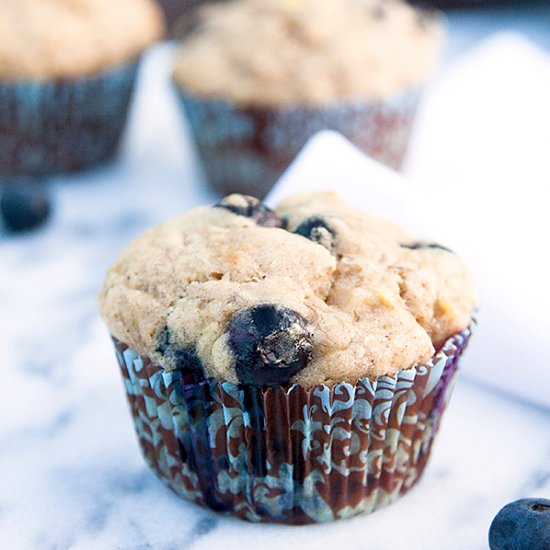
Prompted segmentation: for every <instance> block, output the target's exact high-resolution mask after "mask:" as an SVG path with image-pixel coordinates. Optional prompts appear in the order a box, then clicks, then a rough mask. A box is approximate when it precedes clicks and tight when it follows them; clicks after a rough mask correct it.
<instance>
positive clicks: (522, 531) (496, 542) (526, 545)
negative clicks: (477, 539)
mask: <svg viewBox="0 0 550 550" xmlns="http://www.w3.org/2000/svg"><path fill="white" fill-rule="evenodd" d="M489 547H490V548H491V550H550V500H547V499H543V498H539V499H537V498H525V499H522V500H517V501H515V502H512V503H510V504H507V505H506V506H505V507H504V508H502V510H500V512H499V513H498V514H497V515H496V516H495V519H494V520H493V522H492V523H491V527H490V529H489Z"/></svg>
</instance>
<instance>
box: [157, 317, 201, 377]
mask: <svg viewBox="0 0 550 550" xmlns="http://www.w3.org/2000/svg"><path fill="white" fill-rule="evenodd" d="M156 351H157V353H160V354H161V355H162V356H163V357H164V360H165V363H166V365H167V366H169V368H170V369H173V370H175V369H179V370H187V371H196V372H201V373H202V372H204V368H203V364H202V361H201V358H200V357H199V356H198V355H197V352H196V350H195V348H194V347H193V346H183V347H182V346H179V345H178V344H176V343H175V342H174V338H173V335H172V332H171V331H170V329H169V328H168V327H167V326H165V327H164V328H163V329H162V331H161V332H160V334H159V335H158V337H157V347H156Z"/></svg>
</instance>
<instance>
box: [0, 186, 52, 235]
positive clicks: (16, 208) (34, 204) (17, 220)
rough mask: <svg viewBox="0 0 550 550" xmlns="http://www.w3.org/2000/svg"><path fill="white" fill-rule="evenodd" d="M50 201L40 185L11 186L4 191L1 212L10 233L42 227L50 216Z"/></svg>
mask: <svg viewBox="0 0 550 550" xmlns="http://www.w3.org/2000/svg"><path fill="white" fill-rule="evenodd" d="M50 210H51V209H50V201H49V199H48V195H47V193H46V191H45V189H44V187H43V185H40V184H36V185H35V184H26V183H25V184H23V183H21V184H10V185H5V186H4V187H3V189H2V197H1V199H0V212H1V214H2V218H3V220H4V224H5V225H6V227H7V228H8V230H10V231H14V232H17V231H28V230H30V229H35V228H37V227H39V226H40V225H42V224H43V223H44V222H45V221H46V220H47V219H48V216H49V215H50Z"/></svg>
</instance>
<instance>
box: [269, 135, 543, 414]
mask: <svg viewBox="0 0 550 550" xmlns="http://www.w3.org/2000/svg"><path fill="white" fill-rule="evenodd" d="M549 172H550V169H549V170H547V173H549ZM447 183H448V182H446V180H445V178H443V177H442V178H441V189H438V191H437V193H430V192H429V191H426V190H423V189H419V188H418V187H417V186H414V185H412V184H411V183H410V182H408V181H406V180H405V179H404V178H403V177H402V176H400V175H399V174H397V173H395V172H393V171H392V170H390V169H388V168H386V167H384V166H382V165H381V164H379V163H377V162H375V161H373V160H372V159H370V158H367V157H365V156H364V155H363V154H362V153H360V152H359V151H358V150H357V149H355V148H354V147H353V146H352V145H351V144H350V143H349V142H347V141H346V140H345V139H344V138H343V137H341V136H340V135H338V134H335V133H333V132H321V133H320V134H318V135H317V136H315V137H314V138H312V140H311V141H310V142H309V143H308V145H307V146H306V147H305V148H304V150H303V151H302V153H301V154H300V155H299V157H298V158H297V160H296V161H295V162H294V163H293V165H292V166H291V167H290V169H289V170H288V171H287V173H286V174H285V175H284V176H283V177H282V178H281V180H280V181H279V183H278V184H277V185H276V187H275V188H274V189H273V191H272V192H271V194H270V195H269V197H268V202H269V203H271V204H273V203H276V202H278V201H279V200H281V199H283V198H284V197H286V196H289V195H291V194H293V193H296V192H299V191H322V190H336V191H338V192H339V193H340V194H341V195H342V196H343V197H344V198H345V199H346V200H347V201H348V202H350V204H353V205H355V206H356V207H358V208H362V209H364V210H366V211H368V212H369V213H372V214H374V215H377V216H381V217H385V218H388V219H391V220H393V221H395V222H396V223H398V224H400V225H402V226H403V227H404V228H405V229H407V230H409V231H410V232H411V233H412V234H414V235H416V236H418V237H426V238H432V239H435V240H437V241H439V242H442V243H445V244H446V245H448V246H450V247H451V248H453V249H454V250H455V251H456V252H457V253H458V254H459V255H461V256H462V257H463V258H464V259H465V260H466V261H467V262H468V264H469V265H470V267H471V269H472V272H473V273H474V276H475V277H476V279H477V281H478V285H479V290H480V314H479V320H480V324H479V327H478V330H477V334H476V336H475V338H473V340H472V345H471V349H470V350H469V353H468V354H467V357H466V361H465V364H464V366H465V368H464V375H465V376H469V377H471V378H475V379H476V380H479V381H481V382H482V383H487V384H490V385H494V386H495V387H497V388H500V389H503V390H505V391H508V392H512V393H514V394H519V395H521V396H522V397H524V398H526V399H529V400H531V401H535V402H538V403H540V404H543V405H545V406H550V366H549V358H550V338H549V336H550V334H549V331H548V327H549V326H550V323H549V322H548V315H550V292H548V285H547V282H546V280H545V279H546V273H547V263H548V252H547V250H548V245H547V242H546V240H547V239H548V236H549V234H550V216H547V217H546V219H544V218H541V219H540V220H539V221H538V222H537V223H538V224H540V225H539V230H538V231H535V230H534V228H533V220H532V219H530V215H531V214H532V213H533V210H532V209H531V208H530V207H529V204H530V203H531V201H532V200H535V201H537V200H541V198H540V197H533V196H529V194H528V195H523V191H522V189H527V188H528V186H525V187H524V186H523V180H522V181H521V182H518V183H517V184H516V186H515V189H516V201H515V202H516V204H515V205H514V201H509V202H506V203H503V201H502V199H500V198H499V194H500V191H499V189H500V186H501V185H502V183H501V182H500V181H495V180H494V178H492V177H491V178H489V179H488V180H487V182H486V185H490V186H495V187H496V189H494V191H493V192H492V193H490V192H479V194H478V197H477V199H476V200H477V202H476V204H475V205H474V206H473V207H472V206H470V205H469V202H468V201H467V200H465V198H464V195H462V193H461V189H460V185H459V184H457V183H456V182H454V183H453V186H451V185H447ZM548 183H550V181H549V182H548ZM479 185H482V184H481V183H480V184H479ZM444 186H446V189H447V192H446V193H445V192H443V187H444ZM531 192H532V191H531ZM480 201H484V202H483V203H481V202H480ZM522 204H523V205H525V206H522ZM539 207H540V205H537V206H536V208H539ZM502 208H510V209H511V210H510V211H509V212H502V211H501V209H502ZM524 242H525V246H524Z"/></svg>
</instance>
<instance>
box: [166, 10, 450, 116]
mask: <svg viewBox="0 0 550 550" xmlns="http://www.w3.org/2000/svg"><path fill="white" fill-rule="evenodd" d="M442 37H443V32H442V25H441V17H440V15H439V13H438V12H435V11H425V10H420V9H418V8H415V7H412V6H410V5H409V4H407V3H406V2H404V1H403V0H270V1H269V2H266V1H265V0H231V1H228V2H223V3H221V4H215V5H212V6H205V7H204V8H202V10H201V12H200V16H199V23H198V24H197V25H196V26H195V28H194V29H193V31H192V32H191V33H189V35H188V36H187V37H186V38H185V39H184V41H183V45H182V47H181V49H180V52H179V55H178V58H177V62H176V68H175V71H174V78H175V81H176V83H177V84H178V85H179V86H180V87H181V88H182V89H184V90H186V91H188V92H190V93H192V94H196V95H198V96H200V97H210V98H221V99H226V100H229V101H232V102H234V103H236V104H241V105H242V104H250V105H262V106H276V105H280V104H281V103H284V104H289V103H296V104H305V105H326V104H329V103H332V102H334V101H355V100H380V99H386V98H388V97H390V96H393V95H394V94H396V93H398V92H401V91H404V90H409V89H413V88H416V87H418V86H419V85H421V84H422V83H423V82H424V81H425V80H426V78H428V77H429V76H430V74H431V73H432V72H433V70H434V69H435V67H436V65H437V62H438V60H439V54H440V49H441V42H442Z"/></svg>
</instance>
